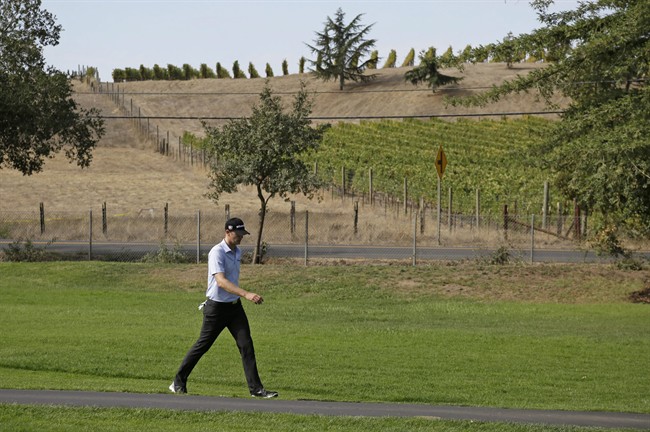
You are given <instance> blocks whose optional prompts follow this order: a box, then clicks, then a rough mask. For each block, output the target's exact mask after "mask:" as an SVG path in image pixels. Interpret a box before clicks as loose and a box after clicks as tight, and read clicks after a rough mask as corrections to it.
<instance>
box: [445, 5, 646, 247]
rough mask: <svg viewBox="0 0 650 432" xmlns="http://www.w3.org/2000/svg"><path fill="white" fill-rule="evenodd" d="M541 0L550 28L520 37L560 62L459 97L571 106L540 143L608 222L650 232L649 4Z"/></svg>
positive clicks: (559, 173) (586, 204) (572, 193)
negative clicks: (563, 5)
mask: <svg viewBox="0 0 650 432" xmlns="http://www.w3.org/2000/svg"><path fill="white" fill-rule="evenodd" d="M552 4H553V2H552V1H549V0H536V1H533V2H532V5H533V7H534V8H535V9H536V10H537V14H538V17H539V20H540V22H541V23H542V24H543V26H542V27H541V28H540V29H537V30H535V31H533V32H531V33H530V34H526V35H520V36H518V37H516V38H515V42H517V43H520V44H521V45H522V46H526V47H528V51H529V52H534V51H535V50H536V51H542V50H543V51H544V52H547V53H551V55H552V56H554V57H555V61H554V62H552V63H549V64H547V66H546V67H544V68H542V69H536V70H533V71H532V72H530V73H529V74H527V75H524V76H519V77H517V78H515V79H512V80H508V81H506V82H504V83H503V84H501V85H500V86H497V87H495V88H493V89H492V90H489V91H487V92H485V93H482V94H480V95H477V96H475V97H471V98H469V99H466V100H465V99H459V100H456V101H455V102H454V103H458V102H460V103H465V104H473V105H485V104H488V103H490V102H492V101H496V100H499V99H500V98H501V97H503V96H505V95H507V94H511V93H519V92H523V91H528V90H537V91H539V92H540V94H541V95H542V96H543V97H545V98H546V100H547V102H549V105H550V106H553V104H552V103H551V98H552V97H553V96H554V95H562V96H565V97H567V98H568V99H569V100H570V103H569V105H568V107H567V108H566V110H565V111H564V113H563V114H562V115H561V120H560V121H559V122H557V126H556V130H555V131H554V133H550V134H548V136H547V139H546V141H545V144H544V145H543V146H542V147H541V148H540V149H539V158H538V159H539V160H541V161H543V162H544V163H545V164H547V166H548V169H549V170H551V171H552V172H553V173H554V179H555V183H556V185H557V187H559V189H560V191H561V192H562V193H563V194H564V196H565V197H566V198H568V199H575V200H576V201H577V202H578V203H579V204H580V205H581V207H583V208H585V209H588V210H589V211H590V212H591V213H592V214H593V213H599V214H602V216H603V223H604V225H610V226H617V227H624V228H627V229H628V232H629V233H632V234H642V235H645V236H648V235H650V140H649V139H648V137H649V136H650V88H649V86H648V75H649V73H650V2H648V1H647V0H620V1H612V0H597V1H592V2H581V3H580V4H579V5H578V7H577V8H576V9H575V10H567V11H560V12H556V11H555V12H552V11H550V7H551V6H552Z"/></svg>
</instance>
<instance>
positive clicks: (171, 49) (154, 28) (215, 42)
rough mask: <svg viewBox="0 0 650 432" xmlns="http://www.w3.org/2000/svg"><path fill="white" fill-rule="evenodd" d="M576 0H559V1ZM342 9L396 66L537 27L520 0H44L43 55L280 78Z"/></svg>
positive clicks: (74, 64) (61, 63)
mask: <svg viewBox="0 0 650 432" xmlns="http://www.w3.org/2000/svg"><path fill="white" fill-rule="evenodd" d="M577 4H578V2H577V1H567V0H559V1H556V8H557V9H562V10H567V9H574V8H575V7H576V5H577ZM339 7H340V8H341V9H342V10H343V12H345V14H346V21H349V20H351V19H352V18H353V17H355V16H356V15H357V14H364V15H363V17H362V24H364V25H368V24H372V23H374V27H373V28H372V31H371V33H370V37H372V38H374V39H377V44H376V46H375V47H376V49H377V50H378V51H379V55H380V57H382V58H383V59H385V58H386V56H387V55H388V53H389V51H390V50H392V49H394V50H396V51H397V62H398V65H399V63H401V61H402V60H403V59H404V57H405V56H406V54H407V53H408V51H409V50H410V49H411V48H414V49H415V51H416V53H418V52H419V51H421V50H425V49H427V48H428V47H430V46H434V47H436V48H437V49H438V51H439V52H440V51H444V50H446V49H447V48H448V47H449V46H450V45H451V46H452V48H453V50H454V51H455V52H457V51H459V50H461V49H462V48H464V47H465V46H466V45H467V44H471V45H472V46H478V45H481V44H483V45H484V44H487V43H490V42H496V41H499V40H501V39H503V37H504V36H506V35H507V34H508V32H512V33H513V34H515V35H517V34H520V33H528V32H530V31H531V30H533V29H535V28H538V27H540V24H539V22H538V21H537V16H536V13H535V11H534V10H533V9H532V8H531V6H530V5H529V3H528V1H523V0H519V1H517V0H428V1H427V0H419V1H418V0H412V1H400V0H393V1H288V0H285V1H277V0H276V1H270V0H269V1H264V0H257V1H246V0H242V1H219V0H187V1H181V0H43V8H45V9H47V10H48V11H50V12H52V13H53V14H54V15H55V16H56V18H57V23H58V24H60V25H62V26H63V33H62V35H61V39H60V41H59V45H57V46H55V47H47V48H46V50H45V57H46V60H47V62H48V64H50V65H53V66H55V67H56V68H57V69H59V70H62V71H73V70H77V68H78V65H87V66H95V67H97V68H99V71H100V76H101V79H102V80H105V81H111V80H112V79H111V72H112V70H113V69H115V68H124V67H135V68H137V67H139V66H140V64H144V65H145V66H147V67H152V66H153V65H154V64H156V63H157V64H159V65H160V66H166V65H167V64H168V63H171V64H174V65H176V66H179V67H180V66H182V65H183V64H184V63H189V64H191V65H192V66H194V67H195V68H198V67H199V66H200V65H201V63H207V64H208V65H209V66H210V67H212V68H213V69H214V67H215V65H216V63H217V62H220V63H221V65H222V66H224V67H225V68H227V69H232V64H233V62H234V61H235V60H238V61H239V64H240V66H241V67H242V69H244V70H247V68H248V63H249V62H252V63H253V64H254V65H255V67H256V69H257V70H258V71H259V72H260V74H262V75H264V69H265V67H266V63H269V64H270V65H271V67H272V68H273V70H274V72H275V74H276V75H279V74H280V73H281V71H282V69H281V64H282V61H283V60H284V59H286V60H287V62H288V64H289V72H290V73H296V72H297V70H298V61H299V59H300V57H301V56H305V57H306V58H310V52H309V49H308V48H307V47H306V45H305V43H312V42H313V40H314V37H315V36H314V33H315V32H316V31H319V30H322V28H323V23H324V22H325V19H326V18H327V17H328V16H331V17H333V16H334V14H335V12H336V10H337V9H338V8H339ZM380 64H381V63H380Z"/></svg>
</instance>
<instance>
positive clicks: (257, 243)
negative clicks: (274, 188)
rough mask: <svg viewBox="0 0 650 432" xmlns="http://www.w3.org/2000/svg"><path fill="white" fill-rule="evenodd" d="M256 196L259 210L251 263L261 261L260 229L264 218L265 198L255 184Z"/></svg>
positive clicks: (258, 186) (261, 229)
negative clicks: (258, 201)
mask: <svg viewBox="0 0 650 432" xmlns="http://www.w3.org/2000/svg"><path fill="white" fill-rule="evenodd" d="M257 196H258V198H259V199H260V212H259V225H258V230H257V240H256V241H255V250H254V251H253V264H260V263H261V261H262V231H263V230H264V219H265V218H266V200H265V199H264V195H263V194H262V187H261V186H260V185H257Z"/></svg>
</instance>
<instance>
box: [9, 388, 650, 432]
mask: <svg viewBox="0 0 650 432" xmlns="http://www.w3.org/2000/svg"><path fill="white" fill-rule="evenodd" d="M0 403H16V404H22V405H66V406H95V407H121V408H163V409H174V410H191V411H248V412H255V411H257V412H260V411H264V412H274V413H290V414H303V415H309V414H316V415H331V416H367V417H389V416H390V417H424V418H432V419H444V420H474V421H488V422H515V423H540V424H549V425H573V426H589V427H605V428H634V429H646V430H650V414H634V413H615V412H587V411H557V410H527V409H503V408H475V407H457V406H432V405H420V404H393V403H353V402H320V401H307V400H283V399H281V398H280V399H242V398H227V397H214V396H192V395H173V394H141V393H109V392H87V391H57V390H9V389H0Z"/></svg>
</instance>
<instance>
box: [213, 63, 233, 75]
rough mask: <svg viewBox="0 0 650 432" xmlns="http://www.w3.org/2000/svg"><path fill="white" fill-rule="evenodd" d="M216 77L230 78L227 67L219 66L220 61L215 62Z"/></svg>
mask: <svg viewBox="0 0 650 432" xmlns="http://www.w3.org/2000/svg"><path fill="white" fill-rule="evenodd" d="M216 70H217V78H232V77H231V76H230V72H228V69H226V68H224V67H222V66H221V63H219V62H217V68H216Z"/></svg>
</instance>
